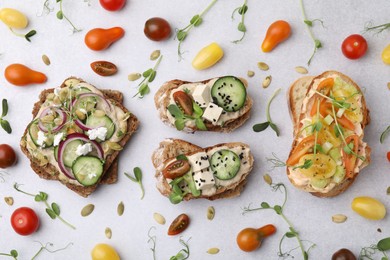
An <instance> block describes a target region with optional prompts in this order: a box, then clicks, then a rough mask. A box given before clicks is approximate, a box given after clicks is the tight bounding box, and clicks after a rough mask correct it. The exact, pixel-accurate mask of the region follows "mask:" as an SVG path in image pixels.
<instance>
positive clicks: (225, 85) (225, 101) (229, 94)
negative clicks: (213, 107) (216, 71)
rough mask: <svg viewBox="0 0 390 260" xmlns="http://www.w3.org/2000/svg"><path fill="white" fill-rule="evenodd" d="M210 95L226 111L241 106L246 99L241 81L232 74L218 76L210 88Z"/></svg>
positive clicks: (235, 109) (232, 110)
mask: <svg viewBox="0 0 390 260" xmlns="http://www.w3.org/2000/svg"><path fill="white" fill-rule="evenodd" d="M211 96H212V98H213V100H214V103H216V104H217V105H218V106H220V107H222V108H223V109H224V110H225V111H227V112H235V111H238V110H239V109H240V108H242V107H243V106H244V104H245V100H246V88H245V86H244V83H242V81H241V80H240V79H238V78H236V77H234V76H225V77H222V78H219V79H218V80H217V81H216V82H215V83H214V85H213V87H212V88H211Z"/></svg>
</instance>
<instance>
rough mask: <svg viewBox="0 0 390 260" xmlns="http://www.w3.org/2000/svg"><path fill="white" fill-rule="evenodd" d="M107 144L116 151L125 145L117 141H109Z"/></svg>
mask: <svg viewBox="0 0 390 260" xmlns="http://www.w3.org/2000/svg"><path fill="white" fill-rule="evenodd" d="M107 146H108V147H109V148H110V149H111V150H114V151H120V150H122V149H123V147H122V146H121V145H120V144H118V143H115V142H110V141H107Z"/></svg>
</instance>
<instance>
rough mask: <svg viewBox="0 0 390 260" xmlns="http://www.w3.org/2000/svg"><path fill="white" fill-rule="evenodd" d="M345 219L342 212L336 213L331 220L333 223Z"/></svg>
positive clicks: (341, 221) (342, 221)
mask: <svg viewBox="0 0 390 260" xmlns="http://www.w3.org/2000/svg"><path fill="white" fill-rule="evenodd" d="M346 220H347V216H345V215H343V214H336V215H333V216H332V221H333V222H334V223H344V222H345V221H346Z"/></svg>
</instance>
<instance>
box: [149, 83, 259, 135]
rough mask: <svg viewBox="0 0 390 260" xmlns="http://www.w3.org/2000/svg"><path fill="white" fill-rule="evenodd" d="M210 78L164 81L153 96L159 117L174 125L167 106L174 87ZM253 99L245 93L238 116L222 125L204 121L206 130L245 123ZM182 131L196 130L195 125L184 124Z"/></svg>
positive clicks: (230, 129) (226, 129)
mask: <svg viewBox="0 0 390 260" xmlns="http://www.w3.org/2000/svg"><path fill="white" fill-rule="evenodd" d="M210 80H212V79H208V80H204V81H201V82H189V81H183V80H178V79H176V80H171V81H168V82H166V83H164V84H163V85H162V86H161V88H160V89H159V90H158V91H157V92H156V94H155V96H154V103H155V105H156V108H157V110H158V115H159V117H160V119H161V120H162V121H163V122H164V123H165V124H167V125H169V126H171V127H175V125H174V123H173V122H172V121H171V120H170V119H169V116H168V113H169V112H168V110H167V107H168V106H169V104H170V99H171V93H172V91H174V90H175V89H177V88H179V87H180V86H181V85H183V84H191V83H196V84H201V83H202V84H206V83H207V82H209V81H210ZM240 80H241V81H242V82H243V83H244V85H245V87H247V86H248V84H247V82H246V80H244V79H240ZM252 104H253V101H252V99H251V98H250V97H249V95H248V94H247V95H246V100H245V105H244V106H243V107H242V108H241V109H240V110H239V117H237V118H235V119H230V120H228V121H226V122H224V124H223V125H213V124H212V123H211V122H206V123H205V125H206V127H207V130H208V131H212V132H226V133H228V132H231V131H233V130H234V129H236V128H238V127H240V126H241V125H243V124H244V123H245V121H246V120H248V119H249V117H250V111H251V108H252ZM183 131H185V132H189V133H193V132H195V131H197V128H196V126H195V125H194V126H188V125H187V126H186V127H185V128H184V129H183Z"/></svg>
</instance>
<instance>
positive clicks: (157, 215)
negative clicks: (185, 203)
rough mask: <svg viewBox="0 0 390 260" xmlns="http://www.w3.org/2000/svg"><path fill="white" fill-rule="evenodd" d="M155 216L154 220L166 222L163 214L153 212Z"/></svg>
mask: <svg viewBox="0 0 390 260" xmlns="http://www.w3.org/2000/svg"><path fill="white" fill-rule="evenodd" d="M153 218H154V220H156V222H157V223H158V224H160V225H164V224H165V218H164V216H163V215H161V214H160V213H156V212H155V213H154V214H153Z"/></svg>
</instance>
